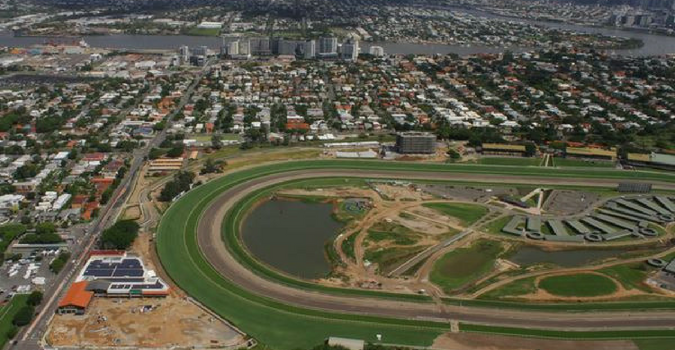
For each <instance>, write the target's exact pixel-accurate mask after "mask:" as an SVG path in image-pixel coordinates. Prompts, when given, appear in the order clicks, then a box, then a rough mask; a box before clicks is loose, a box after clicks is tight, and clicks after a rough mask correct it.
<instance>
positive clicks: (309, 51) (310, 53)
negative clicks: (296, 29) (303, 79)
mask: <svg viewBox="0 0 675 350" xmlns="http://www.w3.org/2000/svg"><path fill="white" fill-rule="evenodd" d="M314 57H316V41H314V40H307V41H305V52H304V58H305V59H306V60H310V59H312V58H314Z"/></svg>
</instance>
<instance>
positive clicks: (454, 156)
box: [448, 148, 462, 161]
mask: <svg viewBox="0 0 675 350" xmlns="http://www.w3.org/2000/svg"><path fill="white" fill-rule="evenodd" d="M448 157H450V160H452V161H455V160H458V159H460V158H462V156H461V155H460V154H459V153H458V152H457V151H455V150H454V149H452V148H451V149H449V150H448Z"/></svg>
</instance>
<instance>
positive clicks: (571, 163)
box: [553, 158, 614, 168]
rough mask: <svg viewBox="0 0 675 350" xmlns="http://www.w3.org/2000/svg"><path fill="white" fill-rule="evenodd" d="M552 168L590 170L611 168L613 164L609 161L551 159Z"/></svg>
mask: <svg viewBox="0 0 675 350" xmlns="http://www.w3.org/2000/svg"><path fill="white" fill-rule="evenodd" d="M553 166H556V167H582V168H583V167H591V168H613V167H614V162H610V161H600V160H596V161H587V160H582V159H567V158H553Z"/></svg>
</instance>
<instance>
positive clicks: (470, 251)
mask: <svg viewBox="0 0 675 350" xmlns="http://www.w3.org/2000/svg"><path fill="white" fill-rule="evenodd" d="M501 252H502V246H501V244H500V243H499V242H495V241H487V240H483V241H477V242H475V243H474V244H473V245H471V246H470V247H468V248H458V249H455V250H453V251H451V252H449V253H447V254H445V255H444V256H443V257H441V258H440V259H438V261H436V262H435V263H434V268H433V270H432V271H431V275H430V279H431V282H433V283H434V284H436V285H437V286H439V287H441V288H442V289H443V290H444V291H445V292H446V293H449V292H451V291H452V290H454V289H457V288H459V287H461V286H463V285H464V284H466V283H468V282H470V281H473V280H476V279H478V278H480V277H481V276H483V275H484V274H486V273H488V272H489V271H490V270H492V268H493V266H494V261H495V259H496V258H497V255H499V253H501Z"/></svg>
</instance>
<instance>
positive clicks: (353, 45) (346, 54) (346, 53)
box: [340, 39, 359, 61]
mask: <svg viewBox="0 0 675 350" xmlns="http://www.w3.org/2000/svg"><path fill="white" fill-rule="evenodd" d="M340 57H341V58H342V59H343V60H348V61H354V60H356V59H357V58H358V57H359V41H358V40H352V39H348V40H347V41H345V42H344V43H343V44H342V48H341V50H340Z"/></svg>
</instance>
